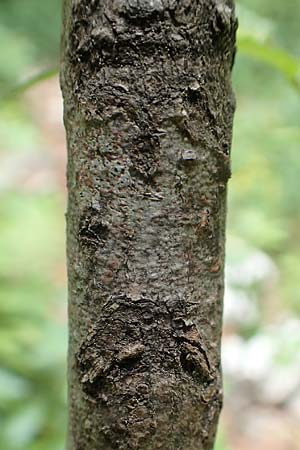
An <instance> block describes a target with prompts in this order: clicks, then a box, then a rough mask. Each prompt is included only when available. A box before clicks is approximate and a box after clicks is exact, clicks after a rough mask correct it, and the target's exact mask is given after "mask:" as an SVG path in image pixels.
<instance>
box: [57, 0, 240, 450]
mask: <svg viewBox="0 0 300 450" xmlns="http://www.w3.org/2000/svg"><path fill="white" fill-rule="evenodd" d="M235 31H236V19H235V16H234V8H233V3H232V1H231V0H168V1H167V0H165V1H163V0H92V1H91V0H65V2H64V29H63V52H62V70H61V84H62V89H63V95H64V105H65V115H64V119H65V125H66V130H67V140H68V189H69V200H68V212H67V251H68V276H69V318H70V319H69V328H70V343H69V405H70V406H69V440H68V450H113V449H120V450H129V449H138V450H151V449H152V450H156V449H163V450H196V449H197V450H210V449H212V448H213V442H214V436H215V431H216V426H217V420H218V416H219V412H220V408H221V404H222V383H221V370H220V336H221V323H222V296H223V266H224V228H225V210H226V204H225V203H226V184H227V181H228V178H229V177H230V146H231V129H232V117H233V112H234V98H233V94H232V90H231V83H230V76H231V67H232V62H233V58H234V51H235V49H234V47H235Z"/></svg>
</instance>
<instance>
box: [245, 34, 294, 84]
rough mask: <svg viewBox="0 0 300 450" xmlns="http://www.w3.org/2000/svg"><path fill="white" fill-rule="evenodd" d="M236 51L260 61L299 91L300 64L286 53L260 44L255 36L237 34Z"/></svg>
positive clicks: (269, 45)
mask: <svg viewBox="0 0 300 450" xmlns="http://www.w3.org/2000/svg"><path fill="white" fill-rule="evenodd" d="M237 43H238V49H239V51H240V52H241V53H242V54H245V55H248V56H251V57H252V58H254V59H257V60H258V61H262V62H264V63H266V64H268V65H269V66H271V67H273V68H274V69H276V70H278V71H279V72H281V74H282V75H284V76H285V77H286V78H287V79H288V81H289V82H290V83H291V84H292V85H293V86H294V87H295V88H296V89H297V90H299V91H300V63H299V61H298V60H297V59H296V58H295V57H294V56H292V55H290V54H289V53H287V52H286V51H284V50H283V49H280V48H276V47H273V46H272V45H271V44H269V43H267V42H262V41H260V40H259V39H257V38H256V37H255V36H251V35H249V34H243V32H240V33H238V39H237Z"/></svg>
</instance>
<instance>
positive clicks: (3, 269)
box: [0, 0, 300, 450]
mask: <svg viewBox="0 0 300 450" xmlns="http://www.w3.org/2000/svg"><path fill="white" fill-rule="evenodd" d="M237 10H238V16H239V21H240V29H239V33H238V42H239V52H238V56H237V60H236V65H235V69H234V77H233V78H234V80H233V81H234V87H235V91H236V96H237V104H238V108H237V112H236V116H235V126H234V141H233V150H232V161H233V177H232V179H231V181H230V189H229V206H228V212H229V215H228V232H227V267H226V294H225V312H224V340H223V368H224V384H225V406H224V410H223V413H222V419H221V424H220V429H219V434H218V439H217V444H216V450H250V449H251V450H253V449H254V448H255V450H268V449H270V450H299V449H300V427H299V421H300V357H299V356H300V319H299V312H300V298H299V297H300V288H299V286H300V236H299V230H300V194H299V191H300V153H299V150H300V148H299V144H300V70H299V67H300V66H299V56H300V55H299V44H300V32H299V22H300V0H289V1H288V2H284V1H282V0H240V1H239V2H238V5H237ZM60 11H61V0H51V2H41V1H40V0H26V1H25V0H1V2H0V42H1V44H0V47H1V49H0V96H1V104H0V167H1V169H0V298H1V300H0V447H1V448H3V449H6V450H63V448H64V439H65V426H66V385H65V372H66V341H67V337H66V336H67V333H66V299H67V293H66V270H65V223H64V213H65V209H66V190H65V163H66V151H65V136H64V130H63V125H62V104H61V94H60V91H59V86H58V77H57V66H58V54H59V36H60Z"/></svg>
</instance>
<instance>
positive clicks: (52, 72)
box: [0, 67, 58, 102]
mask: <svg viewBox="0 0 300 450" xmlns="http://www.w3.org/2000/svg"><path fill="white" fill-rule="evenodd" d="M57 74H58V68H57V67H52V68H50V69H47V70H43V71H42V72H39V73H38V74H36V75H34V76H32V77H30V78H28V79H27V80H25V81H23V82H21V83H19V84H17V85H16V86H15V87H13V88H12V89H11V90H10V91H9V92H6V93H4V95H3V96H2V97H0V100H1V101H2V102H6V101H10V100H13V99H15V97H17V96H19V95H20V94H23V93H24V92H25V91H27V90H28V89H30V88H32V87H33V86H35V85H36V84H39V83H41V82H42V81H44V80H48V79H49V78H52V77H54V76H56V75H57Z"/></svg>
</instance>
